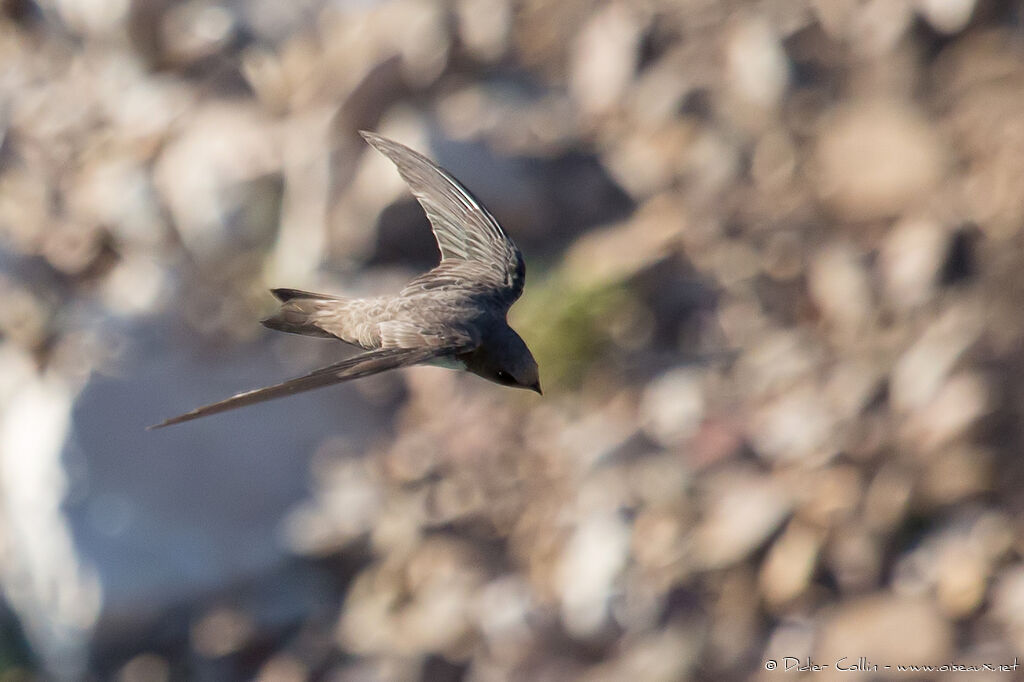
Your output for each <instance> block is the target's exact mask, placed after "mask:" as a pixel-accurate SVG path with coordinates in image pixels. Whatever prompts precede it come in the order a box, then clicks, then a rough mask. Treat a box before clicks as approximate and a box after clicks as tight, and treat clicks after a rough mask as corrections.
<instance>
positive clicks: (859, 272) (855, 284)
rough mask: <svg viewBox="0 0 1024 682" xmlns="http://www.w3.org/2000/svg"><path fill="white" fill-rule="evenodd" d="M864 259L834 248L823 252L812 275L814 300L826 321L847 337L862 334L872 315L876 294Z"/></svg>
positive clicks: (837, 246) (852, 251)
mask: <svg viewBox="0 0 1024 682" xmlns="http://www.w3.org/2000/svg"><path fill="white" fill-rule="evenodd" d="M862 261H863V257H862V256H860V255H859V254H857V253H856V252H855V251H854V250H853V249H851V248H849V247H845V246H840V245H834V246H831V247H829V248H827V249H825V250H824V251H823V252H821V253H819V254H818V255H817V256H816V257H815V258H814V259H813V260H812V261H811V267H810V272H809V273H808V282H807V285H808V289H809V290H810V294H811V298H813V299H814V302H815V303H816V304H817V305H818V308H819V309H820V310H821V311H822V313H823V315H824V316H825V319H827V320H828V321H829V322H831V323H832V324H833V325H835V326H836V327H838V328H839V329H840V330H842V331H844V332H846V333H847V334H851V335H852V334H856V333H857V332H858V331H861V330H862V329H863V327H864V325H865V323H866V322H867V321H868V317H869V315H870V313H871V309H872V307H873V305H872V294H871V284H870V282H869V280H868V274H867V269H866V268H865V267H864V264H863V262H862Z"/></svg>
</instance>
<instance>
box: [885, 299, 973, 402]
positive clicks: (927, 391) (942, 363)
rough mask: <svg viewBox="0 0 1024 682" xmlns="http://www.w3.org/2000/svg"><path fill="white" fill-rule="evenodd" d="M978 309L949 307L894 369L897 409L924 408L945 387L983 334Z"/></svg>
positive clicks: (961, 306) (892, 393) (908, 350)
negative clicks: (964, 355) (950, 375)
mask: <svg viewBox="0 0 1024 682" xmlns="http://www.w3.org/2000/svg"><path fill="white" fill-rule="evenodd" d="M980 322H981V320H980V319H979V315H978V311H977V310H976V309H975V308H972V307H971V306H970V305H968V304H961V305H956V306H951V307H949V308H947V309H946V310H945V311H944V312H942V314H941V315H940V316H939V317H938V318H937V319H935V320H934V321H932V322H930V323H929V325H928V326H927V328H926V329H925V330H924V332H923V333H922V334H921V335H920V336H919V337H918V339H917V340H916V341H915V342H914V344H913V345H912V346H911V347H910V348H909V349H907V351H906V352H905V353H903V355H902V356H901V357H900V358H899V360H898V361H897V363H896V366H895V367H894V368H893V372H892V379H891V400H892V404H893V406H894V407H895V408H896V409H897V410H901V411H902V410H912V409H917V408H921V407H923V406H924V405H925V404H926V403H927V402H928V401H930V400H932V398H933V397H934V396H935V394H936V393H937V392H938V391H939V389H940V388H941V386H942V384H943V382H944V381H945V380H946V377H947V376H948V374H949V372H950V371H952V369H953V367H954V365H955V364H956V362H957V361H958V360H959V359H960V356H961V355H962V354H963V353H964V351H966V350H967V348H969V347H970V345H971V344H973V343H974V341H975V339H977V337H978V335H979V334H980V333H981V328H980Z"/></svg>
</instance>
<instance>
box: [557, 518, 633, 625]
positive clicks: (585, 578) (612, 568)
mask: <svg viewBox="0 0 1024 682" xmlns="http://www.w3.org/2000/svg"><path fill="white" fill-rule="evenodd" d="M629 536H630V528H629V526H628V525H627V524H626V523H625V521H624V520H623V519H622V518H620V517H619V516H618V514H616V513H614V512H613V513H605V514H602V515H593V516H590V517H589V518H586V519H583V520H582V522H581V523H580V525H579V526H578V527H577V528H576V530H575V532H574V533H573V534H572V536H571V538H570V539H569V541H568V543H566V546H565V549H564V551H563V554H562V558H561V563H560V566H559V569H558V591H559V593H560V594H561V597H562V621H563V623H564V624H565V627H566V629H567V630H568V631H569V633H570V634H572V635H573V636H574V637H578V638H581V639H585V638H587V637H589V636H591V635H594V634H596V633H597V631H598V630H599V629H600V628H601V627H602V626H603V625H604V623H605V620H606V618H607V617H608V601H609V599H611V597H612V595H613V583H614V581H615V579H616V578H617V576H618V574H619V571H621V570H622V568H623V567H624V566H625V564H626V560H627V556H628V550H629Z"/></svg>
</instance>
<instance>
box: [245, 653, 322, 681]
mask: <svg viewBox="0 0 1024 682" xmlns="http://www.w3.org/2000/svg"><path fill="white" fill-rule="evenodd" d="M309 678H310V670H309V668H308V667H307V666H306V665H305V664H303V663H302V661H300V660H299V659H297V658H295V657H294V656H289V655H287V654H278V655H276V656H274V657H273V658H271V659H270V660H269V661H267V662H266V663H264V664H263V665H262V666H260V670H259V672H258V673H257V674H256V682H304V681H305V680H308V679H309Z"/></svg>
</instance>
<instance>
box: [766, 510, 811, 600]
mask: <svg viewBox="0 0 1024 682" xmlns="http://www.w3.org/2000/svg"><path fill="white" fill-rule="evenodd" d="M821 545H822V542H821V533H820V531H817V530H816V529H814V528H812V527H810V526H806V525H804V524H801V523H798V522H792V523H790V524H789V526H788V527H787V528H786V530H785V532H783V534H782V535H781V536H779V538H778V539H777V540H776V541H775V542H774V543H773V544H772V547H771V549H770V550H769V552H768V556H767V557H766V558H765V561H764V563H763V564H762V565H761V574H760V576H759V583H760V592H761V594H762V595H763V596H764V599H765V601H767V602H768V604H769V605H772V606H776V607H778V606H781V605H784V604H786V603H787V602H789V601H792V600H793V599H795V598H797V597H798V596H800V594H801V593H803V591H804V590H806V589H807V586H808V584H809V582H810V580H811V577H812V576H813V574H814V569H815V567H816V565H817V559H818V552H819V551H820V549H821Z"/></svg>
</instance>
